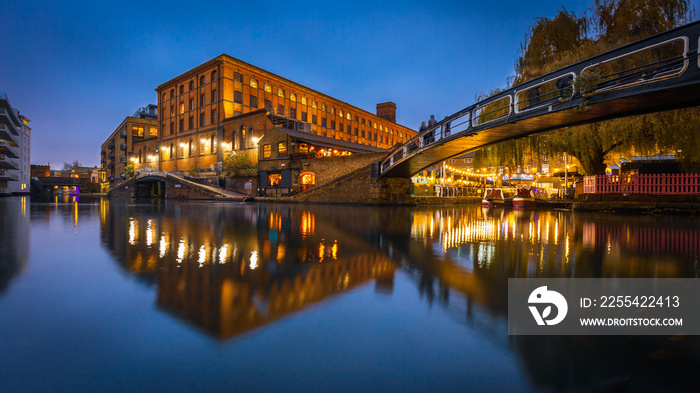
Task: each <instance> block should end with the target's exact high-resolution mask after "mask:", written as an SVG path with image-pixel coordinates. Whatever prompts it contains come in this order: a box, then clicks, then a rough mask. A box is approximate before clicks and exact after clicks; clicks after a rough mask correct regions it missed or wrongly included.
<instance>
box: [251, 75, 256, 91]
mask: <svg viewBox="0 0 700 393" xmlns="http://www.w3.org/2000/svg"><path fill="white" fill-rule="evenodd" d="M250 87H252V88H253V89H257V88H258V81H257V80H255V78H252V77H251V78H250Z"/></svg>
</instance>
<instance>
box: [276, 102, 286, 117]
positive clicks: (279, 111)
mask: <svg viewBox="0 0 700 393" xmlns="http://www.w3.org/2000/svg"><path fill="white" fill-rule="evenodd" d="M277 114H278V115H282V116H284V105H281V104H278V105H277Z"/></svg>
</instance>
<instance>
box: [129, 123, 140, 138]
mask: <svg viewBox="0 0 700 393" xmlns="http://www.w3.org/2000/svg"><path fill="white" fill-rule="evenodd" d="M131 135H133V136H137V137H139V138H143V126H132V127H131Z"/></svg>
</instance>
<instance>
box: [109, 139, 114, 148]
mask: <svg viewBox="0 0 700 393" xmlns="http://www.w3.org/2000/svg"><path fill="white" fill-rule="evenodd" d="M107 148H108V149H114V141H109V143H108V144H107Z"/></svg>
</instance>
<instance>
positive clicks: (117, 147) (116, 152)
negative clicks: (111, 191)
mask: <svg viewBox="0 0 700 393" xmlns="http://www.w3.org/2000/svg"><path fill="white" fill-rule="evenodd" d="M157 117H158V110H157V106H156V105H153V104H151V105H147V106H145V107H143V108H139V109H138V110H137V111H136V113H134V114H133V115H132V116H127V117H126V118H125V119H124V121H122V122H121V124H119V126H118V127H117V128H116V129H115V130H114V131H113V132H112V133H111V134H110V136H109V138H107V140H105V141H104V143H102V146H101V150H100V169H101V171H102V173H103V174H104V175H103V182H104V183H103V184H106V185H108V187H109V188H111V187H114V186H115V185H117V184H119V183H121V182H122V181H123V180H124V179H126V166H127V165H128V164H129V163H130V162H131V163H134V165H136V164H148V163H153V165H156V160H155V159H154V157H155V156H156V155H157V152H155V151H148V150H144V149H143V148H134V144H135V143H137V142H140V141H148V140H155V139H157V138H158V128H157V127H158V121H157Z"/></svg>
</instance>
